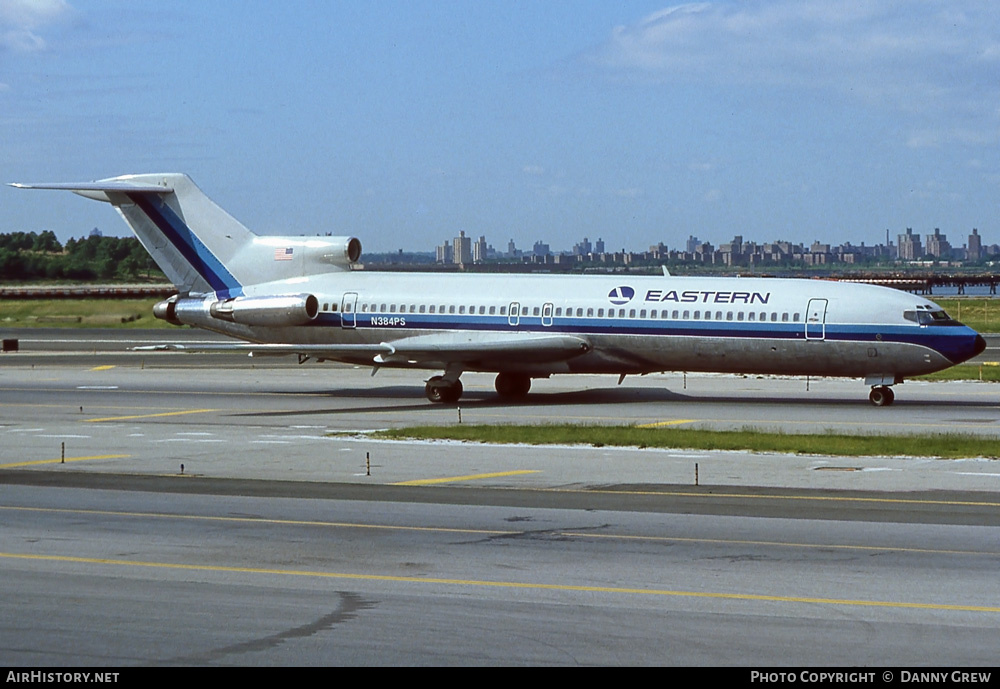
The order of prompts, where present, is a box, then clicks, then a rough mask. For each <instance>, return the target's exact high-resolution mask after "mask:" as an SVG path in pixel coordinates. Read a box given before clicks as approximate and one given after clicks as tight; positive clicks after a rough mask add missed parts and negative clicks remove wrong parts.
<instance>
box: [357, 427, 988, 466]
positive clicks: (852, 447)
mask: <svg viewBox="0 0 1000 689" xmlns="http://www.w3.org/2000/svg"><path fill="white" fill-rule="evenodd" d="M368 437H374V438H383V439H391V440H404V439H406V440H413V439H419V440H464V441H470V442H478V443H493V444H514V443H520V444H527V445H591V446H593V447H606V446H607V447H639V448H658V449H686V450H739V451H748V452H780V453H789V454H817V455H837V456H845V457H873V456H881V457H896V456H907V457H941V458H945V459H957V458H966V457H989V458H997V457H1000V442H997V441H996V440H994V439H990V438H983V437H980V436H974V435H966V434H961V433H943V434H925V435H860V436H859V435H840V434H834V433H823V434H798V433H764V432H760V431H756V430H753V429H745V430H742V431H709V430H698V429H682V428H641V427H637V426H577V425H573V424H552V425H466V424H462V425H455V426H411V427H408V428H395V429H388V430H381V431H377V432H375V433H372V434H370V435H368Z"/></svg>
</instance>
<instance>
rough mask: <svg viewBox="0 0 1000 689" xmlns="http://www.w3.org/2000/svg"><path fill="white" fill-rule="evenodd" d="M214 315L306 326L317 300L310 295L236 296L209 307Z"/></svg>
mask: <svg viewBox="0 0 1000 689" xmlns="http://www.w3.org/2000/svg"><path fill="white" fill-rule="evenodd" d="M208 312H209V313H210V314H211V315H212V317H213V318H220V319H222V320H224V321H231V322H233V323H242V324H243V325H263V326H270V327H274V328H280V327H286V326H292V325H305V324H306V323H309V322H310V321H312V320H314V319H315V318H316V316H317V314H319V300H318V299H316V297H315V296H314V295H312V294H289V295H278V296H273V297H236V298H235V299H226V300H225V301H217V302H215V303H214V304H212V305H211V306H209V307H208Z"/></svg>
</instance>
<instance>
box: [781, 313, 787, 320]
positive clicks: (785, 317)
mask: <svg viewBox="0 0 1000 689" xmlns="http://www.w3.org/2000/svg"><path fill="white" fill-rule="evenodd" d="M781 322H782V323H787V322H788V312H787V311H785V312H784V313H783V314H781Z"/></svg>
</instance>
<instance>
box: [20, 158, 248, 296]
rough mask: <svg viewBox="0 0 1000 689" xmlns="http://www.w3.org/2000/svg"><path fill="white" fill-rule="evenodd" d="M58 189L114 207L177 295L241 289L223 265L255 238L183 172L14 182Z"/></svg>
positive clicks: (227, 292)
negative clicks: (60, 181) (84, 180)
mask: <svg viewBox="0 0 1000 689" xmlns="http://www.w3.org/2000/svg"><path fill="white" fill-rule="evenodd" d="M13 186H16V187H20V188H26V189H63V190H66V191H72V192H75V193H77V194H79V195H80V196H85V197H87V198H90V199H94V200H97V201H106V202H108V203H110V204H111V205H113V206H114V207H115V210H117V211H118V212H119V213H120V214H121V216H122V217H123V218H124V219H125V222H127V223H128V224H129V226H130V227H131V228H132V231H133V232H134V233H135V235H136V237H138V238H139V241H140V242H142V245H143V246H144V247H145V248H146V251H148V252H149V254H150V256H152V257H153V260H154V261H156V264H157V265H158V266H159V267H160V269H161V270H162V271H163V272H164V274H165V275H166V276H167V278H168V279H169V280H170V281H171V282H173V283H174V285H175V286H176V287H177V289H178V290H179V291H180V292H181V294H188V293H207V292H217V293H219V294H220V296H224V297H231V296H232V297H235V296H239V295H240V294H242V291H243V289H242V283H241V281H240V280H239V279H238V278H237V276H235V275H234V274H233V273H232V272H230V270H229V268H227V267H226V266H227V265H228V264H229V263H231V261H232V259H233V258H234V257H235V256H236V254H237V253H238V252H239V250H240V249H241V248H242V247H244V246H246V245H247V244H248V243H251V242H252V241H253V239H254V237H256V235H254V234H253V233H252V232H251V231H250V230H248V229H247V228H246V227H244V226H243V225H241V224H240V223H239V222H238V221H237V220H236V219H235V218H233V217H232V216H231V215H229V214H228V213H226V212H225V211H224V210H222V209H221V208H220V207H219V206H217V205H216V204H215V203H213V202H212V200H211V199H209V198H208V197H207V196H205V194H204V193H203V192H202V191H201V189H199V188H198V187H197V186H196V185H195V183H194V182H192V181H191V178H190V177H188V176H187V175H182V174H161V175H125V176H122V177H113V178H111V179H104V180H99V181H97V182H88V183H82V184H15V185H13Z"/></svg>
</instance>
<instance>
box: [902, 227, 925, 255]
mask: <svg viewBox="0 0 1000 689" xmlns="http://www.w3.org/2000/svg"><path fill="white" fill-rule="evenodd" d="M923 257H924V248H923V246H922V245H921V244H920V235H918V234H913V228H912V227H907V228H906V234H901V235H899V259H900V260H901V261H917V260H920V259H921V258H923Z"/></svg>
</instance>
